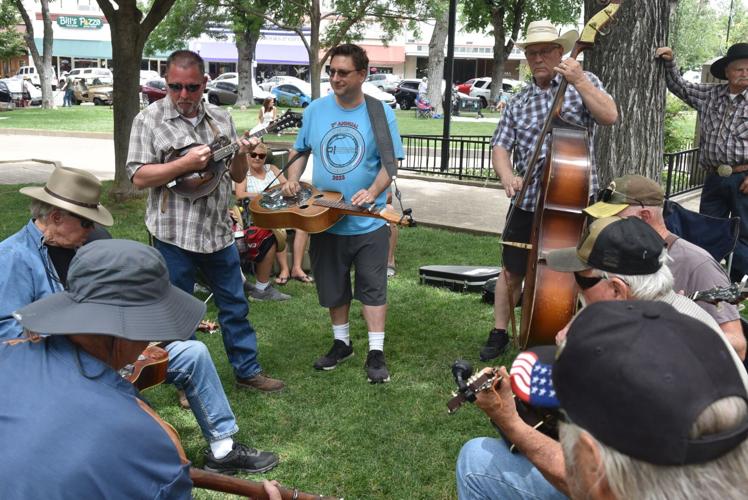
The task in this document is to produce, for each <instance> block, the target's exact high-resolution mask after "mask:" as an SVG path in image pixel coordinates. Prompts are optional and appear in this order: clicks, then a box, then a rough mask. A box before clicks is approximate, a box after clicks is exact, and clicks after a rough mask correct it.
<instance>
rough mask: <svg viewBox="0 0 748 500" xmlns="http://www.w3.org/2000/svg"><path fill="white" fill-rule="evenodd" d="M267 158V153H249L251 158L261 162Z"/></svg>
mask: <svg viewBox="0 0 748 500" xmlns="http://www.w3.org/2000/svg"><path fill="white" fill-rule="evenodd" d="M266 156H267V154H266V153H255V152H252V153H249V157H250V158H259V159H260V160H264V159H265V157H266Z"/></svg>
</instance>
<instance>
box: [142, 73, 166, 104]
mask: <svg viewBox="0 0 748 500" xmlns="http://www.w3.org/2000/svg"><path fill="white" fill-rule="evenodd" d="M140 92H142V93H143V95H144V96H145V97H146V99H147V100H148V104H150V103H152V102H156V101H158V100H159V99H163V98H164V97H166V80H164V79H163V78H154V79H153V80H148V81H147V82H145V84H143V85H142V86H141V87H140Z"/></svg>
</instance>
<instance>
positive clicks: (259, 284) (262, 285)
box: [255, 280, 270, 292]
mask: <svg viewBox="0 0 748 500" xmlns="http://www.w3.org/2000/svg"><path fill="white" fill-rule="evenodd" d="M268 285H270V282H269V281H267V282H265V283H263V282H262V281H259V280H258V281H256V282H255V288H257V289H258V290H259V291H261V292H264V291H265V289H266V288H267V287H268Z"/></svg>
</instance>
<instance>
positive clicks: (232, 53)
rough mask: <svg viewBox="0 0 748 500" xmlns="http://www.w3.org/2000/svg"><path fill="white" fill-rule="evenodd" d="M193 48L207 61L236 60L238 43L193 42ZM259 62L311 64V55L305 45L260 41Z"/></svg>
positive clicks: (256, 58) (257, 57)
mask: <svg viewBox="0 0 748 500" xmlns="http://www.w3.org/2000/svg"><path fill="white" fill-rule="evenodd" d="M191 49H192V50H194V51H195V52H198V53H199V54H200V55H201V56H202V58H203V59H205V60H206V61H216V62H236V61H237V60H238V53H237V51H236V45H235V44H234V43H231V42H202V41H201V42H193V43H192V44H191ZM255 60H256V61H257V62H258V63H259V64H303V65H307V64H309V56H308V54H307V51H306V49H305V48H304V46H303V45H301V44H299V45H278V44H269V43H263V42H262V41H260V42H259V43H258V44H257V49H256V50H255Z"/></svg>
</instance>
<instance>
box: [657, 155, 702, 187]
mask: <svg viewBox="0 0 748 500" xmlns="http://www.w3.org/2000/svg"><path fill="white" fill-rule="evenodd" d="M664 159H665V168H664V169H663V170H662V184H664V186H665V197H666V198H670V197H671V196H675V195H678V194H682V193H688V192H689V191H695V190H696V189H699V188H701V186H703V185H704V177H705V176H706V172H705V170H704V169H703V168H701V167H699V149H698V148H696V149H687V150H685V151H678V152H677V153H665V158H664Z"/></svg>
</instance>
